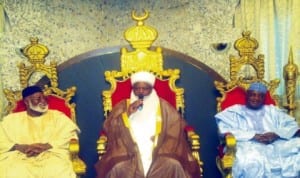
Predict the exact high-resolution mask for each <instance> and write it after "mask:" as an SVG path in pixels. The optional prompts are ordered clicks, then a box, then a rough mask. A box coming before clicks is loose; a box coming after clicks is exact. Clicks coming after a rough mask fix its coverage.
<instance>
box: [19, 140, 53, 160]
mask: <svg viewBox="0 0 300 178" xmlns="http://www.w3.org/2000/svg"><path fill="white" fill-rule="evenodd" d="M50 148H52V146H51V145H50V144H49V143H34V144H31V145H27V144H16V145H15V146H14V150H18V151H20V152H22V153H24V154H26V156H27V157H33V156H37V155H39V154H40V153H42V152H44V151H47V150H48V149H50Z"/></svg>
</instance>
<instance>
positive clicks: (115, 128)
mask: <svg viewBox="0 0 300 178" xmlns="http://www.w3.org/2000/svg"><path fill="white" fill-rule="evenodd" d="M154 82H155V76H154V75H153V74H152V73H150V72H144V71H141V72H137V73H134V74H132V76H131V84H132V91H131V96H130V99H126V100H123V101H121V102H119V103H118V104H117V105H116V106H115V107H114V108H113V110H112V111H111V112H110V114H109V117H108V118H107V119H106V120H105V122H104V126H103V127H104V131H105V133H106V134H107V138H108V140H109V141H108V144H107V152H106V153H105V154H104V155H103V156H102V158H101V160H99V161H98V163H97V164H96V170H97V173H98V178H120V177H122V178H145V177H147V178H197V177H201V174H200V169H199V165H198V163H197V161H196V160H195V159H194V157H193V156H192V154H191V150H190V147H189V145H188V143H187V141H186V135H185V132H184V128H185V126H186V123H185V121H184V119H183V118H181V115H180V114H179V113H178V112H177V110H176V109H175V108H174V107H173V106H171V105H170V104H169V103H168V102H167V101H165V100H163V99H161V98H159V96H158V95H157V93H156V91H155V89H154V88H153V86H154Z"/></svg>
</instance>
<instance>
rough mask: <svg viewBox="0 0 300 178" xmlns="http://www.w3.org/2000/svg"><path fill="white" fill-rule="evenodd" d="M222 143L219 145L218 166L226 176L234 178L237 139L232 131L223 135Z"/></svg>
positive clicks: (225, 177) (226, 177)
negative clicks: (233, 169) (233, 167)
mask: <svg viewBox="0 0 300 178" xmlns="http://www.w3.org/2000/svg"><path fill="white" fill-rule="evenodd" d="M221 143H222V144H220V145H219V146H218V150H219V155H218V156H217V158H216V162H217V166H218V168H219V170H221V173H222V175H223V177H224V178H232V166H233V163H234V160H235V153H236V139H235V137H234V136H233V135H232V134H231V133H226V134H224V136H223V137H221Z"/></svg>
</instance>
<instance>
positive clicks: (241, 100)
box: [221, 87, 276, 110]
mask: <svg viewBox="0 0 300 178" xmlns="http://www.w3.org/2000/svg"><path fill="white" fill-rule="evenodd" d="M234 104H246V91H245V90H244V89H243V88H241V87H235V88H234V89H232V90H230V91H228V92H227V93H226V94H225V99H224V101H223V102H222V103H221V110H224V109H226V108H227V107H229V106H232V105H234ZM265 104H266V105H269V104H273V105H276V102H275V101H274V99H272V97H271V95H270V92H269V91H268V92H267V94H266V99H265Z"/></svg>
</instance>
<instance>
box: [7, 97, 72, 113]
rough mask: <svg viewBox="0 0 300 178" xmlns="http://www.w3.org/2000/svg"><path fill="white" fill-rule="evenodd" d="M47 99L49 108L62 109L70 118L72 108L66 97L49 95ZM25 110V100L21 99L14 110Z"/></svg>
mask: <svg viewBox="0 0 300 178" xmlns="http://www.w3.org/2000/svg"><path fill="white" fill-rule="evenodd" d="M47 101H48V104H49V109H53V110H58V111H61V112H63V113H65V114H66V115H67V116H68V117H69V118H71V110H70V108H69V107H68V106H67V105H66V103H65V99H63V98H61V97H58V96H55V95H48V96H47ZM25 110H26V106H25V103H24V102H23V100H19V101H18V102H17V105H16V107H15V109H14V110H13V112H21V111H25Z"/></svg>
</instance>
